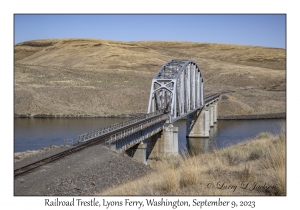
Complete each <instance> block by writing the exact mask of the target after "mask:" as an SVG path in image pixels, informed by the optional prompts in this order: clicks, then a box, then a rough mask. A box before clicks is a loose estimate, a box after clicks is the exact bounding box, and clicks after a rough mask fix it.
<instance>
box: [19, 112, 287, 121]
mask: <svg viewBox="0 0 300 210" xmlns="http://www.w3.org/2000/svg"><path fill="white" fill-rule="evenodd" d="M144 114H146V113H137V114H123V115H109V116H90V115H52V114H49V115H47V114H36V115H32V114H15V115H14V118H134V117H138V116H141V115H144ZM182 119H186V117H185V118H182ZM262 119H286V113H270V114H250V115H227V116H226V115H219V116H218V120H262Z"/></svg>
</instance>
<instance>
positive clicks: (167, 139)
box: [145, 123, 178, 159]
mask: <svg viewBox="0 0 300 210" xmlns="http://www.w3.org/2000/svg"><path fill="white" fill-rule="evenodd" d="M145 142H147V145H148V148H147V153H149V155H148V159H149V158H150V159H155V158H157V157H168V156H173V155H175V156H176V155H178V127H174V126H173V124H171V123H165V124H164V127H163V130H162V131H161V132H159V133H157V134H155V135H153V136H151V137H150V138H148V139H146V140H145Z"/></svg>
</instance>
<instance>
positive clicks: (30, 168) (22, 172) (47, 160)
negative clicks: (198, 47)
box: [14, 93, 221, 178]
mask: <svg viewBox="0 0 300 210" xmlns="http://www.w3.org/2000/svg"><path fill="white" fill-rule="evenodd" d="M220 95H221V93H215V94H209V95H207V96H205V101H206V102H207V101H210V100H214V99H215V98H217V97H219V96H220ZM162 115H165V114H158V115H155V116H153V117H149V118H146V119H143V120H141V121H139V122H136V123H133V124H130V125H127V126H125V127H123V128H120V129H116V130H114V131H112V132H109V133H106V134H103V135H101V136H99V137H95V138H94V139H91V140H89V141H87V142H84V143H81V144H80V145H78V146H76V147H74V148H71V149H68V150H66V151H63V152H60V153H58V154H56V155H52V156H50V157H47V158H44V159H41V160H39V161H37V162H34V163H31V164H29V165H26V166H23V167H21V168H18V169H16V170H15V171H14V177H15V178H17V177H19V176H21V175H25V174H27V173H29V172H32V171H33V170H35V169H37V168H39V167H41V166H43V165H46V164H48V163H51V162H54V161H56V160H59V159H61V158H63V157H66V156H68V155H71V154H74V153H76V152H79V151H81V150H83V149H85V148H88V147H91V146H94V145H98V144H100V143H103V142H105V140H107V139H108V138H109V137H110V136H111V135H114V134H116V133H118V132H120V131H123V130H126V129H128V128H130V127H132V126H135V125H138V124H142V123H144V122H146V121H148V120H149V119H153V118H157V117H160V116H162Z"/></svg>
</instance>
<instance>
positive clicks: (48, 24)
mask: <svg viewBox="0 0 300 210" xmlns="http://www.w3.org/2000/svg"><path fill="white" fill-rule="evenodd" d="M48 38H49V39H50V38H97V39H106V40H118V41H146V40H164V41H167V40H168V41H189V42H209V43H224V44H238V45H252V46H265V47H275V48H286V15H285V14H266V15H258V14H248V15H246V14H240V15H237V14H231V15H228V14H224V15H220V14H218V15H213V14H210V15H201V14H186V15H183V14H174V15H169V14H168V15H154V14H149V15H145V14H140V15H138V14H133V15H125V14H124V15H122V14H109V15H101V14H88V15H84V14H74V15H71V14H65V15H64V14H62V15H58V14H48V15H46V14H34V15H29V14H15V15H14V43H15V44H17V43H20V42H24V41H28V40H35V39H48Z"/></svg>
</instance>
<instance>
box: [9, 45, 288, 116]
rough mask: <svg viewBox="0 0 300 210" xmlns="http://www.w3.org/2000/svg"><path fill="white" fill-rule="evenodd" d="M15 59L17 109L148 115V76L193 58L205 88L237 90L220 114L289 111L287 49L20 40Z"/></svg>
mask: <svg viewBox="0 0 300 210" xmlns="http://www.w3.org/2000/svg"><path fill="white" fill-rule="evenodd" d="M14 58H15V69H14V96H15V100H14V102H15V104H14V108H15V114H28V115H29V116H33V115H35V114H46V115H50V114H52V115H60V116H61V115H74V116H87V115H89V116H110V115H120V114H130V113H140V112H146V110H147V105H148V100H149V98H148V97H149V93H150V92H149V91H150V84H151V80H152V78H153V77H154V75H155V74H156V72H157V71H158V70H159V68H160V67H161V66H162V65H163V64H165V63H166V62H168V61H169V60H171V59H192V60H195V61H196V63H197V64H198V65H199V67H200V68H201V72H202V74H203V76H204V80H205V91H206V93H210V92H220V91H228V90H230V91H235V93H228V94H227V95H226V96H227V100H221V101H220V104H219V105H220V106H219V114H220V115H234V114H237V115H238V114H268V113H276V112H278V113H282V112H285V101H286V100H285V99H286V95H285V80H286V71H285V59H286V55H285V50H284V49H275V48H273V49H272V48H264V47H251V46H238V45H224V44H208V43H191V42H159V41H157V42H153V41H149V42H116V41H108V40H98V39H53V40H35V41H28V42H24V43H20V44H17V45H15V47H14ZM249 87H251V88H249ZM241 88H242V89H241Z"/></svg>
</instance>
